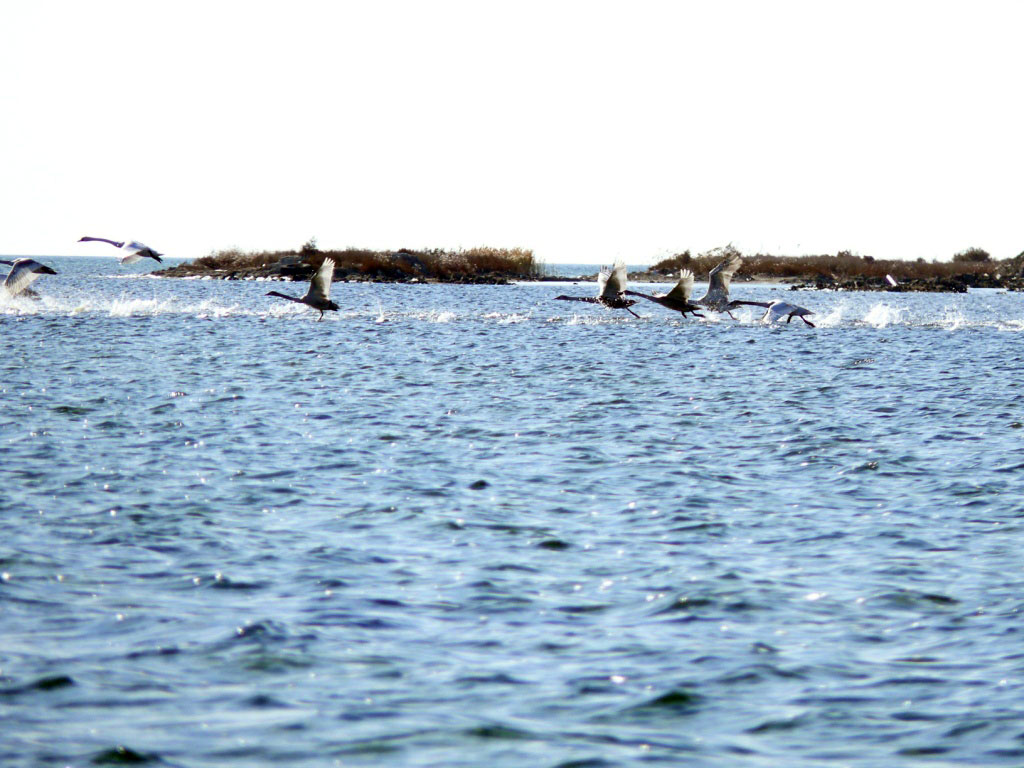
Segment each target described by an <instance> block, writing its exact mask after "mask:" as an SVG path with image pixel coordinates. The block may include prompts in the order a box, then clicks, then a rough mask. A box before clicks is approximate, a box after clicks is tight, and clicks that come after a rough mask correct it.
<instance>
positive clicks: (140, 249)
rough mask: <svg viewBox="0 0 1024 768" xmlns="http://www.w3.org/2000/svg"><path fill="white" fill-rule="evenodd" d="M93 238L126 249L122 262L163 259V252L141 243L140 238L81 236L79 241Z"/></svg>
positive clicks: (82, 241)
mask: <svg viewBox="0 0 1024 768" xmlns="http://www.w3.org/2000/svg"><path fill="white" fill-rule="evenodd" d="M91 240H96V241H98V242H101V243H110V244H111V245H112V246H114V247H115V248H120V249H121V250H122V251H124V253H125V255H124V256H122V257H121V263H122V264H134V263H135V262H136V261H139V260H140V259H142V258H149V259H155V260H156V261H161V262H162V261H163V259H161V258H160V257H161V256H163V254H162V253H157V252H156V251H154V250H153V249H152V248H150V247H149V246H148V245H145V244H143V243H140V242H139V241H138V240H108V239H107V238H105V237H82V238H79V240H78V242H80V243H85V242H89V241H91Z"/></svg>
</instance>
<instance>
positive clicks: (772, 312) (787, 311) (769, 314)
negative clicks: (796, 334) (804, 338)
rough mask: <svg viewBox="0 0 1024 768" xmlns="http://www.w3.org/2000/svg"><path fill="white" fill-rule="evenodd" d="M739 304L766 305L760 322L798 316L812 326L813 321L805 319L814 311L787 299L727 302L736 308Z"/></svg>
mask: <svg viewBox="0 0 1024 768" xmlns="http://www.w3.org/2000/svg"><path fill="white" fill-rule="evenodd" d="M741 304H749V305H750V306H753V307H766V309H765V312H764V314H763V315H761V322H762V323H774V322H775V321H776V320H781V319H782V318H786V322H787V323H788V322H790V321H791V320H792V319H793V318H794V317H799V318H800V319H801V320H803V321H804V322H805V323H807V324H808V325H809V326H811V328H814V327H815V326H814V323H812V322H811V321H810V320H808V319H807V317H806V316H807V315H813V314H814V313H813V312H811V310H809V309H807V308H806V307H800V306H797V305H796V304H790V303H789V302H788V301H782V300H776V301H771V302H768V301H739V300H736V301H732V302H729V306H730V307H732V308H736V307H738V306H739V305H741Z"/></svg>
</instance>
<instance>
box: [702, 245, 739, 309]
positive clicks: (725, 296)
mask: <svg viewBox="0 0 1024 768" xmlns="http://www.w3.org/2000/svg"><path fill="white" fill-rule="evenodd" d="M742 264H743V257H742V256H740V254H739V253H737V252H736V251H735V250H733V252H732V253H731V254H730V255H729V256H727V257H726V258H725V259H724V260H723V261H722V262H721V263H719V264H718V265H717V266H715V267H712V269H711V271H710V272H708V290H707V293H705V294H704V295H703V296H702V297H701V298H699V299H697V303H698V304H700V305H701V306H702V307H704V308H705V309H710V310H712V311H714V312H725V313H726V314H727V315H729V317H732V313H731V312H730V311H729V284H730V283H731V282H732V276H733V275H735V274H736V270H738V269H739V268H740V266H741V265H742Z"/></svg>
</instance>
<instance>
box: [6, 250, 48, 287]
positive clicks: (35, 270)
mask: <svg viewBox="0 0 1024 768" xmlns="http://www.w3.org/2000/svg"><path fill="white" fill-rule="evenodd" d="M55 274H57V273H56V272H54V271H53V270H52V269H50V268H49V267H47V266H46V265H45V264H40V263H39V262H38V261H36V260H35V259H15V261H14V266H12V267H11V271H10V272H9V273H8V274H7V279H6V280H4V288H5V289H6V290H7V293H8V294H9V295H11V296H17V295H18V294H19V293H22V292H23V291H24V290H25V289H26V288H28V287H29V285H31V284H32V282H33V281H35V280H36V279H37V278H38V277H39V276H40V275H55Z"/></svg>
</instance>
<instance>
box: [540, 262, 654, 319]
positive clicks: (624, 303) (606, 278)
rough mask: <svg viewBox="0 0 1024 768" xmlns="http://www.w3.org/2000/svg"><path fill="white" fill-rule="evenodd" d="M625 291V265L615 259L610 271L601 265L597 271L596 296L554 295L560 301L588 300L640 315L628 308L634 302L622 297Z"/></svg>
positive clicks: (636, 315)
mask: <svg viewBox="0 0 1024 768" xmlns="http://www.w3.org/2000/svg"><path fill="white" fill-rule="evenodd" d="M625 292H626V265H625V264H624V263H623V262H622V261H616V262H615V264H614V265H613V266H612V269H611V271H609V270H608V268H607V267H601V271H600V272H598V273H597V296H555V299H556V300H560V301H588V302H590V303H591V304H602V305H604V306H606V307H609V308H610V309H624V310H626V311H627V312H629V314H631V315H632V316H633V317H640V315H638V314H637V313H636V312H634V311H633V310H632V309H630V307H631V306H633V305H634V304H636V301H634V300H633V299H626V298H623V293H625Z"/></svg>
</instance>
